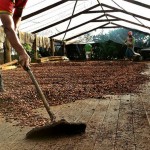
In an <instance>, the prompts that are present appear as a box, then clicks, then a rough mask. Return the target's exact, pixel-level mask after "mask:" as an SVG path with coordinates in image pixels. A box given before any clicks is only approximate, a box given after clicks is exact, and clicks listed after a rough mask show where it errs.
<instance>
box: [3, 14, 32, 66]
mask: <svg viewBox="0 0 150 150" xmlns="http://www.w3.org/2000/svg"><path fill="white" fill-rule="evenodd" d="M0 17H1V21H2V23H3V26H4V31H5V33H6V36H7V38H8V40H9V42H10V44H11V46H12V47H13V48H14V49H15V50H16V52H17V53H18V55H19V56H20V60H21V65H22V66H29V61H30V57H29V56H28V54H27V53H26V51H25V49H24V48H23V46H22V45H21V43H20V40H19V38H18V36H17V34H16V32H15V26H14V21H13V18H12V16H10V15H7V14H1V15H0Z"/></svg>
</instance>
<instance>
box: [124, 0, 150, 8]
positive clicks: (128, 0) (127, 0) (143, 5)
mask: <svg viewBox="0 0 150 150" xmlns="http://www.w3.org/2000/svg"><path fill="white" fill-rule="evenodd" d="M124 1H126V2H129V3H133V4H136V5H139V6H142V7H145V8H148V9H150V5H147V4H144V3H141V2H138V1H135V0H134V1H133V0H124Z"/></svg>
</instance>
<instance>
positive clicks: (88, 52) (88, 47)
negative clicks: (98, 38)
mask: <svg viewBox="0 0 150 150" xmlns="http://www.w3.org/2000/svg"><path fill="white" fill-rule="evenodd" d="M84 50H85V56H86V60H90V59H91V55H92V45H91V44H86V45H85V46H84Z"/></svg>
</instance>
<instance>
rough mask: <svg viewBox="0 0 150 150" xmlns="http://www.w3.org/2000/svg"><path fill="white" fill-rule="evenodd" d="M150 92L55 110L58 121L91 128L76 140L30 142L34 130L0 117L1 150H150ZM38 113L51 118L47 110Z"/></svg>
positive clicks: (86, 101)
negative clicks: (85, 125) (62, 120)
mask: <svg viewBox="0 0 150 150" xmlns="http://www.w3.org/2000/svg"><path fill="white" fill-rule="evenodd" d="M149 90H150V85H147V87H146V88H145V90H144V92H143V93H142V94H139V95H133V94H131V95H118V96H106V99H87V100H78V101H76V102H74V103H69V104H64V105H61V106H54V107H52V111H53V112H54V113H56V116H57V119H58V120H59V119H61V118H65V119H66V120H67V121H71V122H74V121H75V122H80V121H82V122H85V123H86V124H87V128H86V133H85V134H83V135H78V136H74V137H63V138H59V137H58V138H54V139H53V138H46V139H40V140H27V139H25V135H26V133H27V132H28V131H29V130H30V129H31V128H28V127H25V128H19V127H16V126H13V123H6V122H5V120H4V119H3V116H0V129H1V130H0V150H113V149H114V150H149V149H150V101H149V97H150V94H149ZM38 111H39V112H40V113H43V115H45V116H47V113H46V112H45V109H39V110H38ZM47 117H48V116H47Z"/></svg>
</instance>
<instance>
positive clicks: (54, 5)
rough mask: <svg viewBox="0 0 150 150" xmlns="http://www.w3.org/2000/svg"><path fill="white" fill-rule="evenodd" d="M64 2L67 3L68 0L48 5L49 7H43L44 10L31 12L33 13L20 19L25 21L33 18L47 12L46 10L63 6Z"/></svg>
mask: <svg viewBox="0 0 150 150" xmlns="http://www.w3.org/2000/svg"><path fill="white" fill-rule="evenodd" d="M66 2H68V0H62V1H59V2H57V3H54V4H52V5H49V6H47V7H45V8H42V9H40V10H37V11H35V12H33V13H30V14H28V15H26V16H23V17H22V20H25V19H28V18H30V17H33V16H35V15H38V14H40V13H42V12H44V11H47V10H49V9H52V8H54V7H56V6H59V5H61V4H63V3H66Z"/></svg>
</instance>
